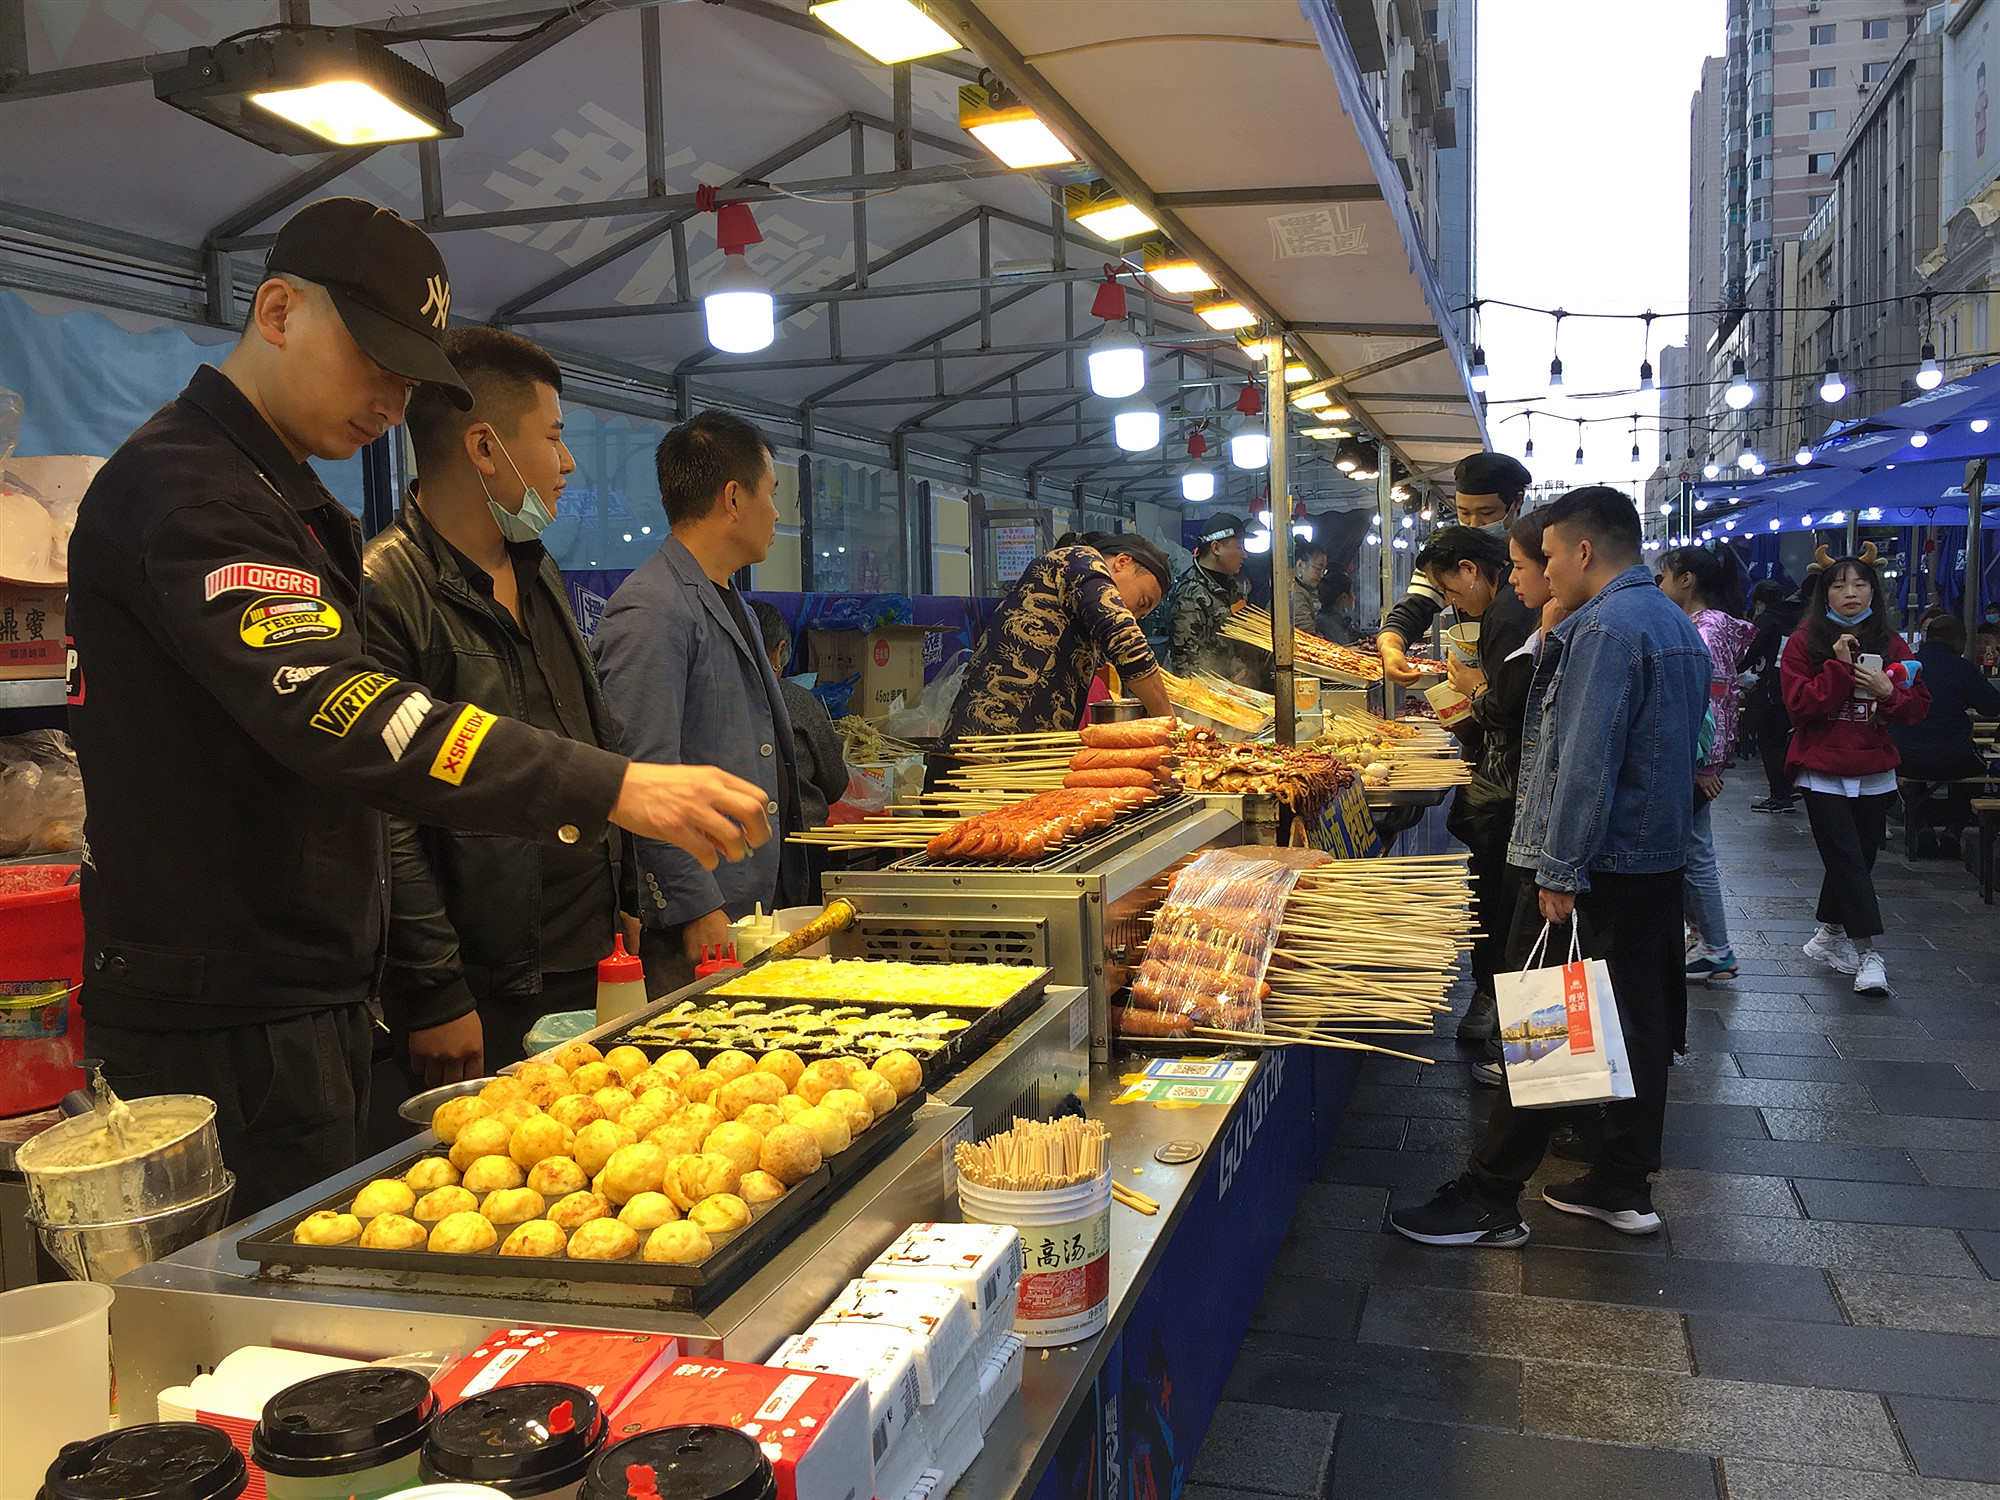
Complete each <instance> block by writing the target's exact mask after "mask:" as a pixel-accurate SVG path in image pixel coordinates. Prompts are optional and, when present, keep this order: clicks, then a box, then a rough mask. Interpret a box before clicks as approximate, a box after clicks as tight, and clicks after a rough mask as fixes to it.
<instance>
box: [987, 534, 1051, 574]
mask: <svg viewBox="0 0 2000 1500" xmlns="http://www.w3.org/2000/svg"><path fill="white" fill-rule="evenodd" d="M1041 551H1042V533H1041V528H1039V527H1037V526H1034V525H1028V526H995V527H994V528H993V571H994V573H995V574H996V575H997V576H998V578H999V579H1000V581H1001V582H1002V583H1012V582H1013V581H1014V580H1015V579H1017V578H1019V577H1020V576H1021V574H1022V573H1024V572H1026V571H1027V567H1028V564H1029V563H1031V562H1033V561H1034V560H1035V559H1036V558H1037V557H1039V556H1040V555H1041Z"/></svg>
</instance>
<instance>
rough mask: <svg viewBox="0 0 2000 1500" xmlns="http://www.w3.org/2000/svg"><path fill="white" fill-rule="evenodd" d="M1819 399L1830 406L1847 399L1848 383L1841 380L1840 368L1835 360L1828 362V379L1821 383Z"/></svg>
mask: <svg viewBox="0 0 2000 1500" xmlns="http://www.w3.org/2000/svg"><path fill="white" fill-rule="evenodd" d="M1819 399H1820V400H1822V401H1824V402H1825V403H1826V404H1827V405H1828V406H1832V405H1833V404H1834V403H1835V402H1837V401H1845V400H1846V399H1847V382H1846V381H1844V380H1842V379H1841V378H1840V366H1839V365H1838V364H1837V363H1835V362H1834V361H1833V360H1828V361H1827V362H1826V378H1825V379H1824V380H1822V381H1820V383H1819Z"/></svg>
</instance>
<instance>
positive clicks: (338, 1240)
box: [292, 1208, 421, 1245]
mask: <svg viewBox="0 0 2000 1500" xmlns="http://www.w3.org/2000/svg"><path fill="white" fill-rule="evenodd" d="M403 1222H404V1223H405V1224H407V1223H409V1222H410V1221H409V1220H408V1219H404V1220H403ZM419 1232H420V1233H421V1231H419ZM360 1238H361V1220H360V1219H358V1218H356V1217H355V1216H354V1215H353V1214H337V1213H335V1212H334V1211H333V1210H332V1209H330V1208H323V1209H321V1210H320V1211H319V1212H318V1213H316V1214H307V1215H306V1216H305V1217H304V1218H303V1219H301V1220H299V1222H298V1227H297V1228H295V1229H293V1230H292V1243H293V1244H295V1245H345V1244H349V1243H351V1242H352V1241H354V1240H358V1239H360Z"/></svg>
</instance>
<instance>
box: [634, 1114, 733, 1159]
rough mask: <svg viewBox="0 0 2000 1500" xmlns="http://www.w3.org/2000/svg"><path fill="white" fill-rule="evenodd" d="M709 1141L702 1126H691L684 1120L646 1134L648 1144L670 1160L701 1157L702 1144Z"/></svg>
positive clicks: (672, 1121)
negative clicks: (665, 1154) (658, 1149)
mask: <svg viewBox="0 0 2000 1500" xmlns="http://www.w3.org/2000/svg"><path fill="white" fill-rule="evenodd" d="M717 1128H718V1129H719V1128H720V1127H717ZM707 1139H708V1137H707V1136H706V1135H704V1134H703V1133H702V1131H701V1128H700V1126H698V1125H690V1124H688V1123H687V1122H685V1121H682V1120H669V1121H668V1122H667V1123H666V1124H664V1125H662V1126H661V1127H660V1128H659V1129H658V1130H649V1131H647V1132H646V1140H647V1142H648V1143H649V1144H651V1145H655V1146H658V1147H659V1148H660V1149H661V1150H662V1151H664V1152H666V1153H667V1156H668V1158H669V1159H672V1158H673V1157H676V1156H690V1155H699V1154H700V1153H701V1143H702V1142H703V1141H705V1140H707Z"/></svg>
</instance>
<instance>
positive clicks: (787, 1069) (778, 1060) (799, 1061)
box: [757, 1047, 806, 1093]
mask: <svg viewBox="0 0 2000 1500" xmlns="http://www.w3.org/2000/svg"><path fill="white" fill-rule="evenodd" d="M805 1070H806V1065H805V1060H804V1059H803V1058H801V1057H800V1056H799V1055H798V1053H796V1052H794V1051H792V1050H791V1049H790V1048H789V1047H778V1048H776V1049H774V1050H772V1051H770V1052H766V1053H765V1054H764V1055H763V1056H762V1057H760V1058H758V1059H757V1071H758V1072H760V1073H773V1074H776V1075H777V1077H778V1079H779V1080H780V1081H781V1082H782V1083H783V1084H784V1085H785V1092H786V1093H790V1092H791V1091H792V1089H793V1088H794V1087H796V1086H797V1084H798V1081H799V1074H801V1073H803V1072H805Z"/></svg>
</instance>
